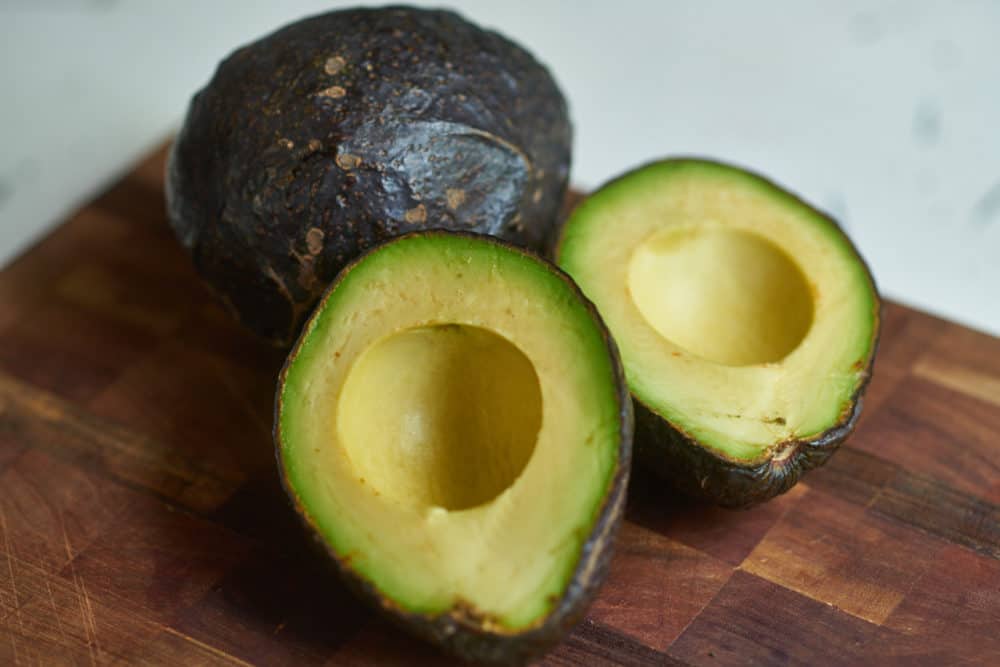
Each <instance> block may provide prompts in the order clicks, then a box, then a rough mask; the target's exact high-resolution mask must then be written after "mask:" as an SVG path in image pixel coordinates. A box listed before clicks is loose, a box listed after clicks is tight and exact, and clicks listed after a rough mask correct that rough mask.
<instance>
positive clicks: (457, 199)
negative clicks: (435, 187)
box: [445, 188, 465, 211]
mask: <svg viewBox="0 0 1000 667" xmlns="http://www.w3.org/2000/svg"><path fill="white" fill-rule="evenodd" d="M445 196H446V197H447V198H448V208H450V209H451V210H453V211H454V210H455V209H457V208H458V207H459V206H461V205H462V204H464V203H465V190H462V189H460V188H448V189H447V190H445Z"/></svg>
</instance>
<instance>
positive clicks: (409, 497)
mask: <svg viewBox="0 0 1000 667" xmlns="http://www.w3.org/2000/svg"><path fill="white" fill-rule="evenodd" d="M459 240H461V241H463V242H464V243H472V242H471V241H468V240H463V239H461V237H459ZM546 271H547V270H546V269H541V268H539V267H538V266H536V265H535V264H534V263H533V262H529V261H528V260H527V259H525V258H523V257H522V256H520V255H516V254H515V253H513V252H512V251H508V250H502V249H497V248H496V247H495V246H493V245H492V244H486V243H484V242H478V243H474V244H473V245H471V246H469V247H465V246H464V245H462V243H460V242H459V241H449V240H448V239H447V237H445V238H444V240H442V239H435V238H430V239H419V238H418V239H414V240H410V241H407V242H404V243H398V244H392V245H389V246H385V247H383V248H381V249H380V250H379V251H377V252H376V253H375V254H374V255H372V256H370V257H369V258H368V259H367V260H366V261H365V263H364V264H362V265H359V267H357V268H356V269H355V270H354V271H352V273H351V274H350V275H349V276H348V277H347V278H346V279H345V280H344V281H343V282H342V283H341V285H340V286H339V287H338V288H337V290H336V291H335V292H334V293H333V294H332V295H331V296H330V297H329V299H328V300H327V303H326V304H325V307H324V309H323V310H322V311H321V315H320V317H319V319H318V320H314V321H313V323H312V325H311V329H310V333H309V335H308V336H307V337H306V338H304V339H303V340H304V341H305V342H304V344H303V345H302V346H301V347H300V349H299V351H298V354H297V357H296V358H295V360H294V363H293V364H292V365H291V366H290V367H289V370H288V372H287V377H286V382H285V385H284V388H283V393H282V401H283V407H282V411H281V415H280V429H281V442H282V448H283V449H282V461H283V464H284V466H285V469H286V473H287V475H288V480H289V483H290V485H291V487H292V489H293V492H294V493H295V495H296V496H297V497H298V499H299V501H300V504H301V506H302V507H303V508H304V509H305V510H306V512H307V513H308V515H309V517H310V520H311V521H312V523H313V524H314V525H315V526H316V527H317V530H318V531H319V532H320V533H321V535H322V536H323V537H324V539H325V540H326V541H327V542H328V543H329V544H330V545H331V546H332V548H333V549H334V551H335V552H336V553H338V554H339V555H340V556H341V557H343V558H346V559H347V560H348V561H349V562H350V567H351V568H352V569H353V570H354V571H355V572H357V573H359V574H360V575H361V576H363V577H364V578H366V579H368V580H369V581H371V582H372V583H373V585H374V586H375V587H376V588H377V589H378V590H379V591H380V593H381V594H382V595H384V596H385V597H386V598H387V599H389V600H392V601H393V603H394V604H396V605H399V606H400V607H402V608H403V609H406V610H408V611H413V612H421V613H429V614H434V613H441V612H446V611H447V610H448V609H450V608H452V607H453V606H455V605H462V606H468V605H471V606H472V607H474V608H475V609H477V610H478V611H479V612H481V613H484V614H486V615H488V616H489V617H491V618H493V619H494V623H495V624H497V626H496V627H497V628H500V629H502V628H508V629H517V628H521V627H525V626H527V625H530V624H531V623H533V622H535V621H536V620H537V619H538V618H540V617H541V616H543V615H544V614H545V613H546V612H547V611H548V610H549V609H550V608H551V606H552V604H553V603H554V601H555V600H558V599H559V598H560V597H561V596H562V594H563V593H564V592H565V587H566V585H567V584H568V581H569V577H570V575H571V573H572V571H573V568H574V567H575V564H576V563H577V561H578V560H579V557H580V548H581V545H582V541H583V540H584V539H586V537H587V535H588V534H589V533H590V531H591V529H592V525H593V521H594V520H595V517H596V515H597V512H598V510H599V507H600V504H601V501H602V499H603V497H604V495H605V493H606V490H607V485H608V482H609V479H610V476H611V474H612V473H613V470H614V466H615V460H616V456H617V448H618V446H619V444H620V438H621V436H620V422H619V417H618V414H617V412H616V406H617V405H618V399H617V398H616V394H615V388H614V381H613V377H614V374H613V369H612V365H611V361H610V357H609V355H608V351H607V348H606V346H605V343H604V341H603V340H602V339H601V337H600V334H599V331H598V330H597V328H596V326H595V325H594V322H593V320H592V319H591V318H590V316H589V314H588V313H587V312H586V311H585V309H584V308H583V306H582V305H581V303H582V302H580V301H579V300H577V299H576V298H575V297H573V296H572V295H571V294H570V293H569V290H568V288H567V286H566V285H565V284H564V283H562V281H560V280H558V279H556V278H555V276H554V275H553V274H551V273H546Z"/></svg>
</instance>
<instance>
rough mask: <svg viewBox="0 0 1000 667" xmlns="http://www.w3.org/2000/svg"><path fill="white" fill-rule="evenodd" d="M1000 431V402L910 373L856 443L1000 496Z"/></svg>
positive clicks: (976, 491) (965, 487) (960, 486)
mask: <svg viewBox="0 0 1000 667" xmlns="http://www.w3.org/2000/svg"><path fill="white" fill-rule="evenodd" d="M998 434H1000V409H998V406H996V405H993V404H991V403H987V402H985V401H981V400H979V399H977V398H972V397H969V396H966V395H964V394H961V393H958V392H956V391H953V390H951V389H948V388H945V387H942V386H941V385H939V384H937V383H934V382H930V381H928V380H926V379H923V378H917V377H910V378H908V379H907V380H906V381H905V382H903V383H902V384H900V386H899V387H898V388H897V390H896V392H895V393H894V394H893V397H892V401H891V402H890V403H888V404H886V405H884V406H882V408H881V409H880V410H879V412H878V413H877V414H875V415H873V416H872V417H871V418H870V419H869V420H868V421H866V422H865V423H864V424H862V425H861V426H860V427H859V429H858V432H857V434H856V437H855V438H854V439H853V440H851V446H852V447H856V448H859V449H863V450H864V451H866V452H869V453H871V454H874V455H875V456H878V457H880V458H884V459H887V460H890V461H893V462H896V463H898V464H899V465H900V466H901V467H902V468H904V469H906V470H908V471H910V472H913V473H916V474H918V475H924V476H928V477H933V478H935V479H939V480H941V481H942V482H944V483H946V484H948V485H949V486H951V487H953V488H954V489H956V490H958V491H963V492H965V493H968V494H971V495H975V496H978V497H980V498H982V499H984V500H990V501H993V502H998V501H1000V497H997V496H996V493H997V491H998V490H997V483H998V481H1000V436H998Z"/></svg>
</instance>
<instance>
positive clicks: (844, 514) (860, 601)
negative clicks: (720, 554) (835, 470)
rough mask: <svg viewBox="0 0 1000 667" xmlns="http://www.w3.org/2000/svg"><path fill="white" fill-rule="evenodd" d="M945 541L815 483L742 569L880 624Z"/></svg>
mask: <svg viewBox="0 0 1000 667" xmlns="http://www.w3.org/2000/svg"><path fill="white" fill-rule="evenodd" d="M944 547H945V543H944V542H942V541H940V540H936V539H934V538H931V537H929V536H926V535H924V534H923V533H921V532H919V531H916V530H913V529H911V528H908V527H905V526H901V525H899V524H897V523H895V522H892V521H888V520H886V519H883V518H881V517H879V516H876V515H874V514H873V513H871V512H869V511H868V510H866V509H865V508H863V507H858V506H856V505H852V504H850V503H848V502H846V501H843V500H840V499H838V498H835V497H833V496H829V495H827V494H825V493H823V492H821V491H816V490H810V491H809V493H807V494H806V495H804V496H803V497H802V499H801V501H800V502H799V503H798V504H797V505H796V506H795V507H794V508H792V509H791V511H789V512H788V514H786V515H785V516H784V517H783V518H782V520H781V521H780V522H778V524H776V525H775V527H774V528H773V529H772V530H771V531H770V532H769V533H768V534H767V536H766V537H765V538H764V539H763V540H761V542H760V544H758V545H757V548H756V549H754V551H753V553H751V554H750V555H749V556H747V559H746V560H745V561H744V562H743V564H742V566H741V569H743V570H745V571H747V572H750V573H753V574H755V575H757V576H759V577H761V578H763V579H767V580H768V581H771V582H773V583H775V584H778V585H780V586H783V587H785V588H788V589H790V590H793V591H796V592H798V593H801V594H802V595H805V596H808V597H810V598H812V599H814V600H817V601H819V602H825V603H829V604H831V605H834V606H836V607H837V608H839V609H842V610H844V611H846V612H847V613H850V614H853V615H854V616H857V617H859V618H863V619H865V620H867V621H869V622H871V623H874V624H881V623H882V622H883V621H885V619H886V618H887V617H888V616H889V615H890V614H891V613H892V611H893V610H894V609H895V608H896V607H897V606H898V605H899V603H900V602H901V601H902V600H903V598H904V597H905V596H906V593H907V591H908V590H909V589H910V587H911V586H912V584H913V581H914V580H915V579H916V578H917V577H919V576H920V575H921V574H923V573H924V572H925V571H926V570H927V568H928V567H930V562H931V560H932V559H933V558H934V557H935V555H936V554H937V553H938V552H940V551H941V550H942V549H943V548H944Z"/></svg>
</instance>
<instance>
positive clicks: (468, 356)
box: [337, 325, 542, 510]
mask: <svg viewBox="0 0 1000 667" xmlns="http://www.w3.org/2000/svg"><path fill="white" fill-rule="evenodd" d="M541 424H542V394H541V390H540V389H539V386H538V378H537V377H536V376H535V369H534V367H533V366H532V365H531V362H530V361H529V360H528V358H527V357H525V356H524V354H522V353H521V351H520V350H518V349H517V348H516V347H514V346H513V345H512V344H511V343H510V342H508V341H507V340H506V339H504V338H501V337H500V336H497V335H496V334H494V333H491V332H489V331H487V330H486V329H478V328H475V327H465V326H455V325H445V326H434V327H421V328H417V329H410V330H408V331H404V332H402V333H399V334H395V335H393V336H389V337H388V338H386V339H384V340H382V341H380V342H378V343H376V344H375V345H374V346H372V347H371V348H369V349H368V351H367V352H365V353H364V354H362V355H361V358H360V359H359V360H358V361H357V363H355V364H354V367H353V368H352V369H351V372H350V374H349V375H348V377H347V382H346V383H345V384H344V389H343V390H342V391H341V394H340V407H339V410H338V418H337V426H338V429H339V432H338V434H337V435H338V439H339V441H340V442H342V443H344V448H345V449H346V451H347V455H348V457H349V458H350V459H351V462H352V464H353V465H354V469H355V470H356V471H357V473H358V474H359V475H360V476H361V477H362V478H363V479H364V480H365V483H367V484H370V485H371V486H372V488H373V489H374V490H375V491H376V492H378V493H380V494H382V495H384V496H386V497H387V498H390V499H392V500H393V501H395V502H398V503H402V504H407V505H410V506H411V507H425V508H430V507H435V506H437V507H442V508H444V509H446V510H462V509H467V508H469V507H475V506H476V505H481V504H483V503H485V502H487V501H490V500H493V498H495V497H496V496H497V495H498V494H499V493H501V492H502V491H503V490H504V489H506V488H507V487H509V486H510V485H511V484H513V483H514V480H515V479H517V476H518V475H520V474H521V471H522V470H523V469H524V466H525V464H527V462H528V459H529V458H530V457H531V454H532V452H533V451H534V449H535V439H536V438H537V437H538V429H539V427H540V426H541Z"/></svg>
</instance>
